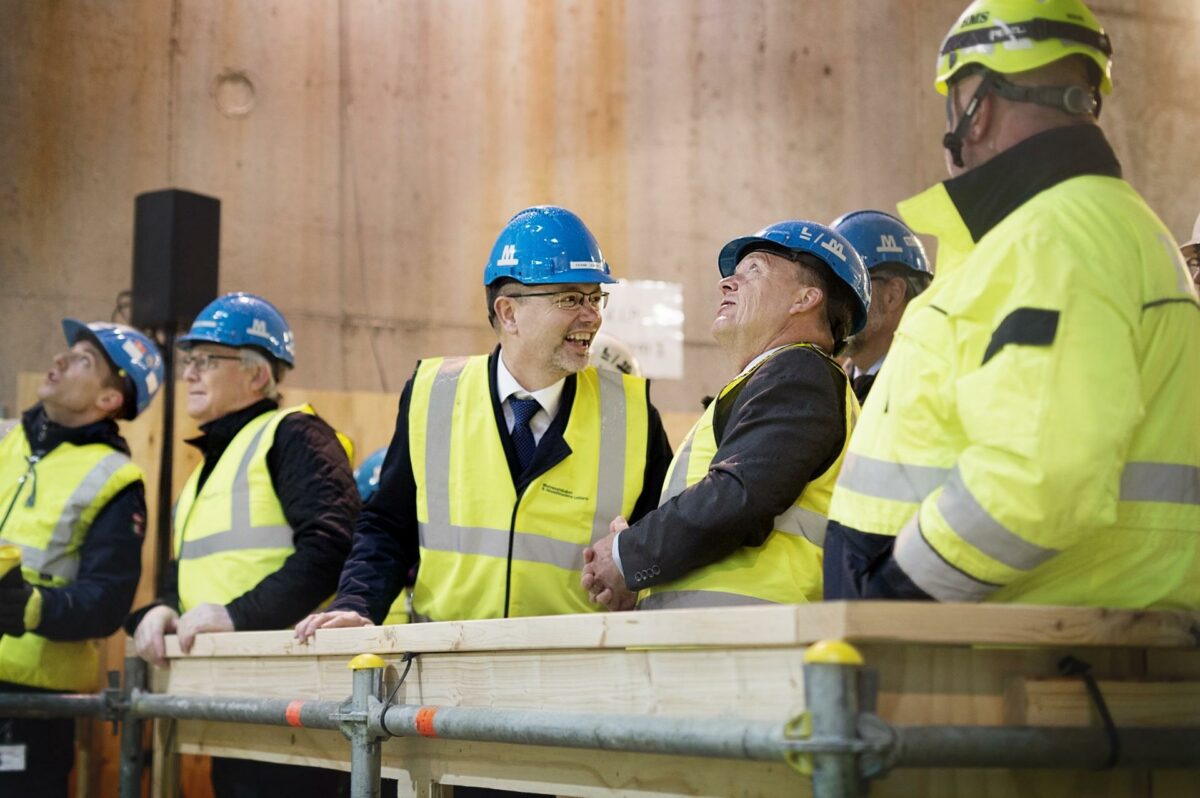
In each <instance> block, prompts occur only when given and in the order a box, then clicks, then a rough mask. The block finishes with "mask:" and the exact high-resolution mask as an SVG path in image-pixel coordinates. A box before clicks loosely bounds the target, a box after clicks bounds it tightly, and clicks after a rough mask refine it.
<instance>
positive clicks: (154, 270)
mask: <svg viewBox="0 0 1200 798" xmlns="http://www.w3.org/2000/svg"><path fill="white" fill-rule="evenodd" d="M220 246H221V201H220V200H219V199H216V198H215V197H206V196H204V195H202V194H193V193H192V192H190V191H182V190H180V189H177V188H170V189H165V190H163V191H150V192H147V193H145V194H139V195H138V196H137V201H136V210H135V218H134V224H133V308H132V322H133V326H134V327H140V328H142V329H146V328H153V329H162V330H176V329H185V330H186V329H187V328H188V327H189V326H190V325H191V323H192V319H194V318H196V314H197V313H199V312H200V311H201V310H202V309H203V308H204V306H205V305H207V304H208V303H209V302H211V301H213V300H214V299H216V298H217V266H218V260H219V258H220Z"/></svg>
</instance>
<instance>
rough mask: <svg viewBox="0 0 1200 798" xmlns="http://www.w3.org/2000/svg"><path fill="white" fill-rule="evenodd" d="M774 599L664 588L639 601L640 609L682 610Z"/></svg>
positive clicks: (771, 602) (716, 591)
mask: <svg viewBox="0 0 1200 798" xmlns="http://www.w3.org/2000/svg"><path fill="white" fill-rule="evenodd" d="M774 603H775V602H773V601H767V600H766V599H760V598H755V597H754V596H742V595H738V594H737V593H722V592H720V591H718V590H664V591H663V592H662V593H651V594H650V595H649V596H646V598H644V599H642V600H641V601H639V602H638V605H637V608H638V609H639V610H681V609H688V608H693V607H739V606H746V605H748V604H774Z"/></svg>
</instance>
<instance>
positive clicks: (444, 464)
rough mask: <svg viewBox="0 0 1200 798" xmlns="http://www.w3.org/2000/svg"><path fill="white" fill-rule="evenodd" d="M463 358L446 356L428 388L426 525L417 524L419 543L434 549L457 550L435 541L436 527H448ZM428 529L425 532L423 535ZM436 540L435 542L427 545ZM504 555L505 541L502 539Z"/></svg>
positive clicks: (446, 528)
mask: <svg viewBox="0 0 1200 798" xmlns="http://www.w3.org/2000/svg"><path fill="white" fill-rule="evenodd" d="M466 365H467V358H465V357H455V358H446V359H445V360H443V361H442V364H441V366H439V367H438V372H437V374H435V375H434V377H433V384H432V385H431V386H430V388H429V415H428V417H427V418H426V419H425V507H426V512H427V514H428V517H429V523H428V524H421V525H420V526H419V529H420V539H421V545H422V546H424V547H426V548H431V549H435V550H438V551H457V549H456V548H454V547H452V546H451V545H450V544H451V542H450V541H437V539H436V535H437V534H438V532H439V531H440V530H443V529H444V530H449V527H450V426H451V424H452V423H453V421H454V397H455V395H456V394H457V393H458V378H459V377H460V376H462V371H463V368H464V367H465V366H466ZM427 532H428V534H427ZM433 543H437V545H431V544H433ZM504 545H505V552H506V554H505V555H500V556H507V551H508V542H507V541H505V544H504Z"/></svg>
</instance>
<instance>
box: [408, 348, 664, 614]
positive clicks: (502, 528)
mask: <svg viewBox="0 0 1200 798" xmlns="http://www.w3.org/2000/svg"><path fill="white" fill-rule="evenodd" d="M574 379H575V398H574V401H573V403H572V404H571V406H570V407H569V408H568V407H560V408H559V411H558V412H559V414H560V415H561V414H562V413H564V412H569V413H570V415H569V416H568V418H567V423H566V427H565V429H564V430H563V433H562V436H563V440H564V442H565V443H566V444H567V446H568V447H569V448H570V454H569V455H567V456H566V457H565V458H563V459H562V460H561V461H559V462H558V463H556V464H554V465H553V466H551V467H550V468H549V469H548V470H546V471H544V472H543V473H541V474H538V475H536V476H535V477H533V479H532V480H531V481H530V482H529V483H528V484H527V485H526V486H525V488H524V489H523V490H522V491H521V493H519V494H518V493H517V489H516V486H515V485H514V482H513V478H512V475H511V473H510V471H509V466H508V460H507V458H506V456H505V452H504V446H503V443H502V439H501V437H500V436H501V431H500V430H499V429H498V428H497V423H496V415H495V411H494V406H493V398H492V389H491V386H490V385H489V383H488V357H487V356H486V355H477V356H473V357H469V358H435V359H431V360H423V361H421V363H420V364H419V365H418V366H417V372H416V374H415V375H414V377H413V382H412V393H411V399H410V402H411V404H410V406H409V413H408V434H409V446H410V449H409V451H410V458H411V464H412V472H413V477H414V479H415V482H416V486H417V522H418V531H419V535H420V552H421V567H420V570H419V571H418V572H417V583H416V586H415V587H414V588H413V610H414V613H415V614H416V615H417V616H418V617H422V618H430V619H432V620H435V621H451V620H468V619H481V618H499V617H504V616H506V615H507V616H511V617H519V616H531V615H557V614H564V613H579V612H594V611H596V610H597V609H598V607H597V605H594V604H591V603H590V602H589V601H588V598H587V593H586V591H584V590H583V588H582V587H581V586H580V584H579V580H580V577H581V575H582V570H583V550H584V548H585V547H586V546H588V545H590V544H591V543H592V542H594V541H596V540H599V539H600V538H602V537H604V536H605V535H606V534H608V525H609V523H610V522H611V521H612V519H613V518H615V517H616V516H618V515H624V516H628V515H629V514H630V513H631V512H632V511H633V507H634V504H635V503H636V502H637V499H638V496H639V495H641V492H642V481H643V478H644V472H645V465H646V451H647V446H648V436H649V432H648V424H649V402H648V399H647V387H646V382H645V380H642V379H639V378H637V377H630V376H628V375H623V374H617V373H615V372H608V371H599V372H598V371H597V370H596V369H594V368H587V369H584V370H583V371H581V372H579V373H578V374H576V375H575V378H574ZM547 434H550V432H547ZM545 443H546V441H545V440H543V441H542V442H541V443H540V444H539V445H544V444H545ZM506 598H507V606H506Z"/></svg>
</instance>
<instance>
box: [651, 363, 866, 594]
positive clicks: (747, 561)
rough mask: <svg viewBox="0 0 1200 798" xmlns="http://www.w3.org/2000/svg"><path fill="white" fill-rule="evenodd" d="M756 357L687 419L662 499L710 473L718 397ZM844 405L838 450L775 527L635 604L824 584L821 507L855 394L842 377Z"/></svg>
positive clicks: (741, 379)
mask: <svg viewBox="0 0 1200 798" xmlns="http://www.w3.org/2000/svg"><path fill="white" fill-rule="evenodd" d="M797 347H804V348H808V349H812V350H813V351H814V352H817V353H818V354H820V355H821V356H822V357H824V354H823V353H821V352H820V350H818V349H816V348H815V347H811V346H808V345H807V344H795V345H792V346H791V347H787V348H797ZM780 351H783V350H782V349H781V350H780ZM775 354H778V352H777V353H775ZM774 356H775V355H774V354H773V355H772V357H774ZM769 359H770V358H767V359H765V360H763V361H762V363H765V362H767V360H769ZM762 363H759V364H757V365H756V366H755V368H754V369H751V370H750V371H748V372H744V373H742V374H739V375H738V376H737V377H736V378H735V379H734V380H733V381H731V382H730V383H729V384H728V385H726V386H725V387H724V388H723V389H722V390H721V393H720V394H719V395H718V397H717V399H716V400H714V401H713V402H712V403H710V404H709V406H708V408H707V409H706V410H705V412H704V415H703V416H701V418H700V420H699V421H697V422H696V425H695V426H694V427H692V430H691V432H689V433H688V436H687V438H686V439H685V440H684V443H683V445H682V446H681V447H680V449H679V451H678V452H677V453H676V455H675V458H674V460H672V462H671V467H670V470H669V471H668V475H667V486H666V488H665V489H664V490H663V493H662V497H661V498H660V500H659V505H660V506H661V505H662V504H664V503H666V502H667V501H670V500H671V499H672V498H674V497H675V496H678V495H679V494H680V493H683V492H684V491H685V490H687V489H688V488H689V487H690V486H692V485H694V484H696V483H698V482H699V481H700V480H701V479H703V477H704V476H705V475H706V474H707V473H708V470H709V468H710V467H711V464H712V460H713V458H714V457H715V456H716V453H717V449H718V446H719V444H718V443H717V441H716V438H715V432H714V430H713V422H714V419H715V416H716V409H717V405H718V403H719V402H720V401H721V400H722V399H723V398H724V397H725V396H727V395H728V394H729V393H730V392H731V391H732V390H734V389H735V388H737V387H738V386H740V385H742V384H743V383H745V382H746V381H747V380H749V379H750V378H751V376H752V375H753V374H754V372H755V371H756V370H757V368H758V367H760V366H761V365H762ZM843 407H844V412H845V419H846V435H845V438H844V439H843V442H842V450H841V452H840V453H839V455H838V457H837V458H836V459H835V461H834V463H833V464H832V465H831V466H830V467H829V468H828V469H827V470H826V471H825V472H824V473H822V474H820V475H818V476H817V477H816V478H814V479H813V480H812V481H810V482H809V483H808V484H807V485H806V486H805V487H804V489H803V491H802V492H801V494H800V495H799V496H798V497H797V498H796V500H795V501H794V503H793V504H792V506H791V507H789V508H788V509H787V510H785V511H784V512H783V513H781V514H780V515H778V516H776V518H775V520H774V524H773V530H772V532H771V533H770V535H769V536H768V537H767V539H766V540H765V541H764V543H763V544H762V545H761V546H753V547H752V546H746V547H742V548H740V549H738V550H737V551H735V552H733V553H732V554H730V555H729V556H727V557H726V558H725V559H723V560H721V561H719V562H716V563H712V564H711V565H708V566H705V567H703V568H700V569H697V570H696V571H693V572H692V573H691V574H688V575H686V576H684V577H682V578H680V579H676V580H674V581H673V582H671V583H668V584H665V585H657V586H655V587H651V588H648V589H646V590H643V591H641V592H640V594H639V599H638V608H639V609H663V608H669V607H705V606H728V605H731V604H762V603H779V602H789V603H791V602H803V601H819V600H820V599H821V586H822V575H821V568H822V553H821V547H822V546H823V545H824V543H825V528H826V526H827V523H828V521H827V517H826V514H825V511H826V509H827V508H828V503H829V494H830V492H831V491H832V489H833V484H834V481H835V480H836V479H837V475H838V471H839V468H840V467H841V466H842V461H843V458H844V457H845V453H846V448H847V446H848V445H849V439H850V430H851V429H853V426H854V421H855V419H856V418H857V412H858V400H857V399H856V398H855V397H854V392H853V391H852V390H851V388H850V381H849V380H848V379H847V380H845V389H844V395H843Z"/></svg>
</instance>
